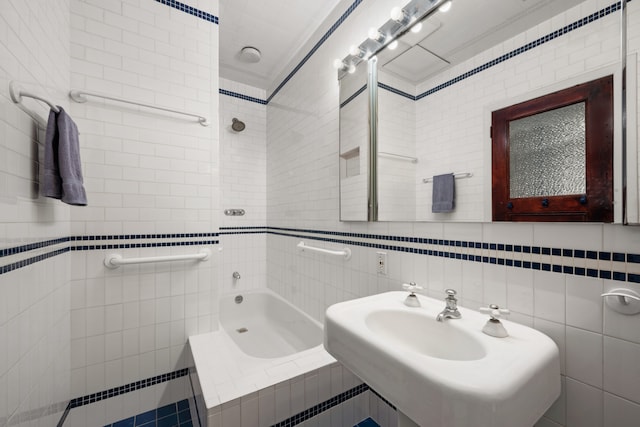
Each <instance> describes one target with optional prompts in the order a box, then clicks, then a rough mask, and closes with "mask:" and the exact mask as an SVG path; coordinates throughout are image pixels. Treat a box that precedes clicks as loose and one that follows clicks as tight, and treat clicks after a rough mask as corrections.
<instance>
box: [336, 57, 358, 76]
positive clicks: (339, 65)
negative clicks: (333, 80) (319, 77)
mask: <svg viewBox="0 0 640 427" xmlns="http://www.w3.org/2000/svg"><path fill="white" fill-rule="evenodd" d="M333 68H335V69H336V70H338V71H346V72H348V73H349V74H353V73H355V72H356V66H355V65H354V64H353V63H351V64H345V63H344V61H343V60H341V59H339V58H336V59H334V61H333Z"/></svg>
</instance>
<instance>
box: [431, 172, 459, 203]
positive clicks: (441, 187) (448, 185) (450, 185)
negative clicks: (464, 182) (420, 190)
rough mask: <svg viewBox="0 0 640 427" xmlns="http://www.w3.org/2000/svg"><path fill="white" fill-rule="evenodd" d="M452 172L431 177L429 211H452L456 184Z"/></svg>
mask: <svg viewBox="0 0 640 427" xmlns="http://www.w3.org/2000/svg"><path fill="white" fill-rule="evenodd" d="M455 181H456V180H455V177H454V176H453V174H452V173H447V174H444V175H436V176H434V177H433V195H432V199H431V200H432V205H431V212H434V213H443V212H452V211H453V209H454V208H455V198H456V184H455Z"/></svg>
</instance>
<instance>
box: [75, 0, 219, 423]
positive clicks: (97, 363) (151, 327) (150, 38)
mask: <svg viewBox="0 0 640 427" xmlns="http://www.w3.org/2000/svg"><path fill="white" fill-rule="evenodd" d="M194 8H195V9H194ZM217 9H218V3H217V2H203V1H193V0H189V1H184V2H182V3H178V2H159V1H146V0H145V1H115V2H114V1H111V2H99V1H89V0H72V1H71V4H70V21H71V82H70V85H71V87H72V88H73V89H83V90H87V91H90V92H97V93H106V94H111V95H113V96H116V97H122V98H125V99H130V100H133V101H138V102H142V103H146V104H152V105H156V106H159V107H166V108H172V109H177V110H183V111H189V112H194V113H197V114H200V115H202V116H204V117H207V118H208V119H209V121H210V123H211V124H210V126H208V127H204V126H201V125H200V124H199V123H198V122H197V121H196V120H195V119H192V118H185V117H183V116H180V115H174V114H171V113H163V112H158V111H153V110H149V109H145V108H138V107H135V106H128V105H124V104H117V103H113V102H110V101H104V100H102V99H100V98H90V100H89V102H87V103H84V104H77V103H73V104H72V105H71V113H72V115H73V116H74V118H75V119H76V121H77V123H78V127H79V129H80V132H81V141H82V151H81V154H82V157H83V163H84V165H83V166H84V175H85V184H86V189H87V192H88V194H89V197H90V206H88V207H87V208H82V209H73V210H72V212H71V235H72V236H80V237H82V236H92V237H94V236H97V237H94V238H100V239H101V240H102V241H97V242H89V243H87V242H85V241H77V242H75V243H74V250H73V251H72V254H71V265H72V266H73V269H72V273H71V282H70V301H71V314H70V316H71V331H70V333H71V374H70V375H71V397H81V396H85V395H90V394H92V393H95V392H101V391H104V390H109V389H111V388H114V387H119V386H122V385H124V384H128V383H131V382H134V381H138V380H143V379H145V378H150V377H154V376H157V375H163V374H167V373H171V372H174V371H178V370H180V369H183V368H185V367H186V366H187V361H186V356H185V352H184V348H185V343H186V341H187V338H188V336H189V335H191V334H196V333H202V332H207V331H210V330H212V329H214V328H216V327H217V314H216V313H217V303H216V302H217V292H218V287H217V285H216V274H217V266H218V263H219V262H220V259H219V251H217V250H216V245H215V244H216V243H217V241H218V238H217V228H218V226H219V221H220V217H219V215H218V213H217V212H218V206H219V200H218V199H219V191H220V184H219V168H220V158H219V144H218V123H217V116H218V109H219V107H218V66H217V62H218V24H217V19H213V18H212V17H216V16H217V14H218V13H217V12H218V10H217ZM210 233H214V234H213V235H211V234H210ZM201 236H204V237H201ZM104 240H106V241H104ZM109 240H111V241H109ZM111 243H116V244H118V245H121V246H120V247H117V248H116V249H104V248H107V246H102V244H111ZM140 243H142V244H140ZM92 245H93V246H92ZM96 245H97V246H96ZM126 245H129V246H128V247H127V246H126ZM201 246H209V247H210V248H211V249H213V254H212V257H211V259H210V260H208V261H205V262H201V263H193V262H175V263H165V264H146V265H139V266H135V265H134V266H125V267H124V268H122V267H121V268H118V269H114V270H111V269H107V268H105V267H104V265H103V259H104V257H105V255H107V254H108V253H111V252H118V253H121V254H122V255H123V257H125V258H127V257H147V256H156V255H169V254H171V255H173V254H186V253H192V252H197V250H198V248H199V247H201ZM174 384H175V385H176V387H178V388H179V389H180V390H182V392H181V394H183V395H181V396H178V394H180V393H176V392H175V390H170V391H167V392H166V393H169V394H170V395H172V397H177V399H176V400H180V399H183V398H184V397H186V396H185V395H184V394H185V393H187V391H188V388H187V387H183V386H182V385H180V382H179V381H169V382H167V383H166V384H165V386H166V387H171V386H172V385H174ZM164 394H165V391H159V392H157V393H155V396H157V398H158V399H157V400H158V401H156V402H154V403H152V402H150V401H149V399H147V398H145V399H143V398H140V399H138V398H135V397H133V396H132V397H131V398H130V399H131V401H139V402H140V405H139V407H134V408H129V409H131V411H133V413H134V414H135V413H141V412H144V411H146V410H149V409H153V407H154V406H153V405H154V404H156V405H157V404H159V403H160V398H161V397H162V396H163V395H164ZM165 403H170V402H165ZM145 405H146V406H145ZM149 405H151V406H152V407H149ZM155 407H157V406H155ZM73 411H76V410H75V409H74V410H72V412H73ZM88 413H89V414H90V413H91V411H90V410H89V412H88ZM76 419H77V417H76ZM80 419H81V420H82V418H80ZM85 421H86V420H85ZM106 421H117V419H113V420H106ZM80 425H82V421H80Z"/></svg>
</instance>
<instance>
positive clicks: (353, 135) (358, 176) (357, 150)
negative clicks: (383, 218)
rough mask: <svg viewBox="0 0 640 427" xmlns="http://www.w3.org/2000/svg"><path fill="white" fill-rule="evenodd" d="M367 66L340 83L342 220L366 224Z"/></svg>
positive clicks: (367, 160)
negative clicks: (364, 222)
mask: <svg viewBox="0 0 640 427" xmlns="http://www.w3.org/2000/svg"><path fill="white" fill-rule="evenodd" d="M368 80H369V79H368V69H367V66H366V63H364V64H361V65H360V66H359V67H357V68H356V71H355V72H354V73H348V74H345V76H344V77H343V78H342V79H341V80H340V220H341V221H367V220H368V219H369V218H368V211H369V210H368V206H369V202H368V195H369V181H368V180H369V177H370V176H373V174H370V173H369V155H370V153H371V151H370V145H371V144H370V136H369V123H370V121H369V116H370V114H369V93H368V91H367V88H368V85H367V82H368Z"/></svg>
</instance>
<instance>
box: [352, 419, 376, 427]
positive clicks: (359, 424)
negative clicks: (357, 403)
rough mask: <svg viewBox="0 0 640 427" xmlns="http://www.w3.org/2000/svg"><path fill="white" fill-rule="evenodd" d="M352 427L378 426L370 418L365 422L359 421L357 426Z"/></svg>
mask: <svg viewBox="0 0 640 427" xmlns="http://www.w3.org/2000/svg"><path fill="white" fill-rule="evenodd" d="M353 427H380V426H379V425H378V423H376V422H375V421H373V420H372V419H371V418H367V419H366V420H362V421H360V422H359V423H358V424H357V425H355V426H353Z"/></svg>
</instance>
